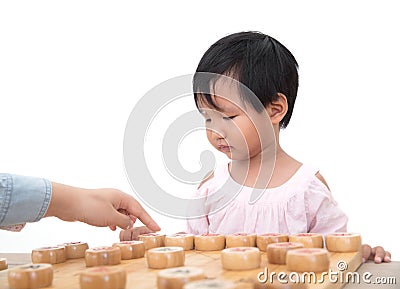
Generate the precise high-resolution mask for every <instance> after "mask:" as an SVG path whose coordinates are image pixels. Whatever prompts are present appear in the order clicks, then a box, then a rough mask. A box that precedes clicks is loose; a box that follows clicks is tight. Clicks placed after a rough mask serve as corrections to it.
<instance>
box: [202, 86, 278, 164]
mask: <svg viewBox="0 0 400 289" xmlns="http://www.w3.org/2000/svg"><path fill="white" fill-rule="evenodd" d="M213 88H214V93H213V96H212V100H213V102H214V103H215V105H216V106H217V108H213V107H212V106H211V105H210V104H208V103H207V102H206V101H205V100H204V99H203V100H202V99H201V98H200V99H199V103H198V106H199V110H200V113H201V114H202V115H203V117H204V119H205V124H206V131H207V138H208V141H209V142H210V143H211V145H212V146H213V147H215V148H216V149H217V150H219V151H221V152H222V153H224V154H225V155H227V156H228V157H229V158H230V159H232V160H248V159H251V158H253V157H255V156H257V155H259V154H260V153H261V152H262V151H263V150H264V149H265V148H266V147H268V145H269V144H271V140H273V132H272V131H273V129H272V126H271V125H270V122H269V118H268V115H267V113H266V111H265V110H264V111H263V112H261V113H259V112H257V111H256V110H255V109H254V108H253V106H252V105H250V104H248V103H246V104H244V103H243V101H242V100H241V98H240V95H239V90H238V87H237V85H232V83H228V82H227V81H217V82H216V85H215V86H214V87H213ZM271 132H272V135H271V134H270V133H271Z"/></svg>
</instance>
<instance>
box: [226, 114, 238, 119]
mask: <svg viewBox="0 0 400 289" xmlns="http://www.w3.org/2000/svg"><path fill="white" fill-rule="evenodd" d="M235 117H237V115H233V116H226V117H224V118H223V119H224V120H232V119H234V118H235Z"/></svg>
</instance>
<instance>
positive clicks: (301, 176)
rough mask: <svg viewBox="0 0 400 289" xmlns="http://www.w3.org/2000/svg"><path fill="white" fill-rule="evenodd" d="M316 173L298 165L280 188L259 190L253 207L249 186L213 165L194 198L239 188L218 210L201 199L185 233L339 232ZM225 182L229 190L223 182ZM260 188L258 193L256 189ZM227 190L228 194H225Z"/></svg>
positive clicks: (343, 219)
mask: <svg viewBox="0 0 400 289" xmlns="http://www.w3.org/2000/svg"><path fill="white" fill-rule="evenodd" d="M317 173H318V170H317V169H315V168H313V167H310V166H307V165H302V166H301V167H300V168H299V169H298V170H297V172H296V173H295V174H294V175H293V176H292V177H291V178H290V179H289V180H288V181H287V182H286V183H284V184H282V185H281V186H279V187H275V188H268V189H264V190H263V192H261V191H259V192H258V193H262V195H261V197H260V198H259V199H258V201H257V202H255V203H254V204H249V199H250V195H251V194H252V192H253V190H254V189H253V188H250V187H243V186H241V185H239V184H238V183H236V182H235V181H234V180H233V179H232V178H231V176H230V174H229V171H228V165H227V164H224V165H222V166H218V167H217V168H216V169H215V171H214V177H213V178H212V179H210V180H208V181H206V182H205V183H204V184H203V185H202V186H201V187H200V189H198V190H197V192H196V194H195V197H196V198H198V197H204V196H207V199H209V200H211V199H212V198H211V197H212V196H213V194H215V193H216V192H219V193H222V194H224V192H221V190H224V189H225V190H226V189H227V187H229V188H230V189H232V186H236V188H234V189H233V190H236V191H237V190H239V189H240V190H241V191H240V192H239V194H238V195H237V196H236V197H235V198H234V199H233V200H231V201H230V202H226V203H227V205H226V206H225V207H223V208H222V209H219V208H217V206H219V207H222V206H221V202H218V201H215V200H213V201H208V202H207V201H206V204H205V206H206V212H213V213H212V214H207V215H206V216H204V217H201V218H196V219H191V220H188V221H187V232H189V233H192V234H203V233H219V234H225V235H226V234H233V233H239V232H242V233H256V234H264V233H282V234H296V233H305V232H314V233H321V234H327V233H333V232H345V231H346V226H347V216H346V215H345V214H344V213H343V212H342V211H341V210H340V209H339V207H338V205H337V203H336V202H335V201H334V199H333V197H332V194H331V192H330V191H329V189H328V188H327V187H326V186H325V184H323V183H322V182H321V181H320V180H319V179H318V178H317V177H316V174H317ZM227 183H229V186H227V187H226V186H224V185H223V184H227ZM256 190H260V189H256ZM227 192H228V191H227Z"/></svg>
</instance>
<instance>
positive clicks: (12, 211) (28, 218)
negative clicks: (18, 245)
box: [0, 173, 52, 226]
mask: <svg viewBox="0 0 400 289" xmlns="http://www.w3.org/2000/svg"><path fill="white" fill-rule="evenodd" d="M51 195H52V187H51V182H50V181H48V180H46V179H42V178H35V177H27V176H19V175H12V174H3V173H0V226H9V225H13V224H21V223H26V222H37V221H39V220H40V219H41V218H43V216H44V214H45V213H46V211H47V208H48V207H49V204H50V199H51Z"/></svg>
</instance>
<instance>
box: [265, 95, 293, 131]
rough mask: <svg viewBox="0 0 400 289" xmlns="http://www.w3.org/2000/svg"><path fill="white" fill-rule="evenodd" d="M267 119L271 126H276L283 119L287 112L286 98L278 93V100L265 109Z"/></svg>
mask: <svg viewBox="0 0 400 289" xmlns="http://www.w3.org/2000/svg"><path fill="white" fill-rule="evenodd" d="M266 110H267V113H268V115H269V118H270V119H271V122H272V124H278V125H279V123H280V122H281V120H282V119H283V118H284V117H285V115H286V113H287V111H288V104H287V99H286V96H285V95H284V94H283V93H280V92H279V93H278V99H277V100H274V101H273V102H271V103H270V104H268V105H267V107H266Z"/></svg>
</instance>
